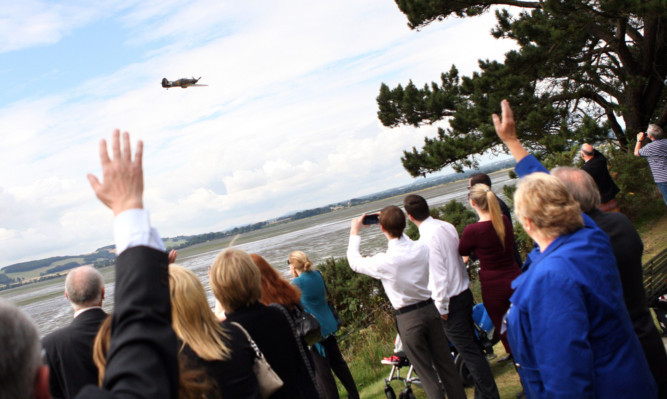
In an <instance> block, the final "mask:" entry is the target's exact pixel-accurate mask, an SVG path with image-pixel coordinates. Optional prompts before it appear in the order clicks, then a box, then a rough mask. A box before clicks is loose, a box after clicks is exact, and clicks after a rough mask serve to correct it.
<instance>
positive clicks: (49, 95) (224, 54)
mask: <svg viewBox="0 0 667 399" xmlns="http://www.w3.org/2000/svg"><path fill="white" fill-rule="evenodd" d="M492 25H493V16H492V15H485V16H483V17H479V18H474V19H465V20H463V19H450V20H447V21H445V22H440V23H436V24H433V25H432V26H429V27H426V28H425V29H423V30H421V31H420V32H416V31H411V30H410V29H409V28H408V27H407V20H406V18H405V16H404V15H403V14H402V13H401V12H400V11H399V10H398V8H397V6H396V5H395V3H394V2H393V1H391V0H367V1H353V0H342V1H338V2H330V3H321V2H301V1H288V0H285V1H278V2H266V1H253V0H248V1H243V2H238V1H228V0H224V1H223V0H192V1H181V0H170V1H138V0H118V1H109V2H88V1H76V0H72V1H67V2H56V1H39V0H24V1H21V2H12V3H9V4H3V7H0V79H1V80H2V82H3V84H2V89H1V90H0V135H1V136H2V142H3V144H4V145H3V149H4V151H3V156H2V157H0V170H3V173H2V174H0V266H5V265H8V264H11V263H15V262H18V261H23V260H30V259H37V258H43V257H46V256H52V255H64V254H79V253H86V252H90V251H92V250H94V249H95V248H97V247H100V246H103V245H108V244H110V243H112V242H113V237H112V231H111V222H112V218H111V214H110V212H108V211H107V210H106V209H105V208H104V207H103V206H102V205H101V204H100V203H99V202H97V201H96V200H95V198H94V195H93V193H92V190H91V189H90V187H89V186H88V182H87V180H86V177H85V176H86V174H87V173H95V174H98V175H99V173H100V167H99V160H98V156H97V143H98V142H99V140H100V139H101V138H109V137H110V134H111V132H112V130H113V129H114V128H120V129H122V130H127V131H129V132H130V133H131V135H132V138H133V140H136V139H142V140H143V141H144V143H145V152H144V167H145V168H144V169H145V205H146V207H147V208H148V209H149V211H150V213H151V219H152V222H153V224H154V225H155V226H156V227H157V228H158V230H159V231H160V233H161V235H163V236H174V235H178V234H198V233H204V232H209V231H219V230H224V229H226V228H229V227H233V226H238V225H243V224H247V223H254V222H257V221H260V220H265V219H268V218H273V217H277V216H280V215H283V214H285V213H288V212H291V211H296V210H301V209H307V208H312V207H318V206H322V205H325V204H328V203H332V202H337V201H341V200H345V199H348V198H352V197H357V196H360V195H364V194H369V193H372V192H376V191H380V190H383V189H386V188H389V187H394V186H398V185H401V184H405V183H408V182H410V181H411V180H412V178H411V177H410V176H409V175H408V173H407V172H405V170H403V168H402V166H401V163H400V156H401V155H402V151H403V150H408V149H410V148H411V147H412V146H418V147H419V146H421V144H422V143H423V138H424V136H433V135H435V134H436V128H435V127H431V126H429V127H423V128H419V129H415V128H412V127H401V128H396V129H388V128H385V127H383V126H382V125H381V124H380V123H379V121H378V120H377V116H376V112H377V105H376V103H375V98H376V96H377V94H378V90H379V87H380V84H381V83H382V82H384V83H387V84H388V85H389V86H394V85H396V84H398V83H403V84H405V83H407V81H408V80H409V79H412V80H413V81H414V82H415V83H416V84H418V85H423V84H425V83H429V82H431V81H433V80H436V81H437V80H439V76H440V73H441V72H442V71H446V70H449V68H450V67H451V65H452V64H456V65H457V67H458V68H459V69H460V70H461V71H462V73H464V74H470V73H471V72H472V71H473V70H475V69H476V68H477V60H478V59H479V58H488V59H501V58H502V56H503V54H504V53H505V52H506V51H508V50H509V49H510V48H511V46H512V43H511V42H509V41H498V40H495V39H493V38H492V37H491V36H490V34H489V31H490V29H491V27H492ZM190 76H195V77H199V76H202V80H201V82H200V83H203V84H208V87H200V88H189V89H186V90H183V89H180V88H175V89H170V90H164V89H163V88H161V87H160V81H161V79H162V78H163V77H167V78H169V79H172V80H173V79H178V78H181V77H190Z"/></svg>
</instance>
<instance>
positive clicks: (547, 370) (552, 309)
mask: <svg viewBox="0 0 667 399" xmlns="http://www.w3.org/2000/svg"><path fill="white" fill-rule="evenodd" d="M516 171H517V174H518V175H519V176H525V175H527V174H529V173H532V172H536V171H542V172H546V169H544V167H543V166H542V165H541V164H540V163H539V161H537V159H535V158H534V157H533V156H528V157H526V158H524V159H523V160H521V162H519V164H517V166H516ZM582 216H583V218H584V227H583V228H581V229H579V230H577V231H576V232H574V233H571V234H565V235H562V236H559V237H558V238H556V239H555V240H554V241H553V242H552V243H551V244H549V246H548V247H547V249H546V251H544V253H541V252H540V250H539V248H536V249H535V250H533V252H531V254H530V261H531V265H530V268H529V269H528V270H527V271H525V272H524V273H523V274H522V275H521V276H519V277H518V278H516V279H515V280H514V281H513V282H512V287H513V288H514V289H515V292H514V295H512V297H511V299H510V301H511V307H510V310H509V311H508V314H507V337H508V339H509V342H510V346H511V347H512V354H513V356H514V360H515V362H516V363H517V368H518V370H519V374H520V376H521V380H522V382H523V385H524V389H525V391H526V394H527V396H528V397H529V398H656V397H657V388H656V385H655V381H654V380H653V376H652V375H651V372H650V370H649V368H648V363H647V362H646V358H645V356H644V354H643V352H642V349H641V346H640V344H639V340H638V339H637V336H636V335H635V333H634V330H633V328H632V323H631V321H630V316H629V315H628V312H627V309H626V307H625V303H624V302H623V290H622V287H621V281H620V277H619V274H618V269H617V268H616V261H615V258H614V254H613V252H612V249H611V245H610V243H609V238H608V236H607V235H606V234H605V233H604V232H603V231H602V230H600V229H599V228H598V227H597V226H596V225H595V223H594V222H593V221H592V220H591V219H590V218H589V217H588V216H586V215H582Z"/></svg>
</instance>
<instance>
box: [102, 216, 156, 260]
mask: <svg viewBox="0 0 667 399" xmlns="http://www.w3.org/2000/svg"><path fill="white" fill-rule="evenodd" d="M113 230H114V238H115V240H116V256H118V255H120V254H121V253H123V251H125V250H126V249H128V248H132V247H138V246H147V247H151V248H153V249H157V250H159V251H164V250H165V248H164V243H163V242H162V239H161V238H160V235H159V234H158V232H157V230H156V229H154V228H152V227H151V222H150V218H149V216H148V211H147V210H145V209H128V210H126V211H124V212H121V213H119V214H118V215H116V217H115V218H114V222H113Z"/></svg>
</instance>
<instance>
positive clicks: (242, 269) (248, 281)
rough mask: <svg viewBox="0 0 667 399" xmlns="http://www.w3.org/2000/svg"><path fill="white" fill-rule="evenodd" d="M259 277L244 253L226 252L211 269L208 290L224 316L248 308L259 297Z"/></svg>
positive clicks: (250, 260) (231, 250) (219, 255)
mask: <svg viewBox="0 0 667 399" xmlns="http://www.w3.org/2000/svg"><path fill="white" fill-rule="evenodd" d="M261 281H262V276H261V274H260V272H259V268H257V266H256V265H255V263H254V262H253V261H252V259H251V258H250V255H248V254H247V253H246V252H245V251H242V250H240V249H235V248H227V249H225V250H223V251H222V252H220V253H219V254H218V256H216V258H215V260H214V261H213V264H212V265H211V289H212V290H213V295H215V297H216V298H217V299H218V301H220V305H222V307H223V308H224V309H225V312H229V313H232V312H234V310H236V309H238V308H241V307H246V306H250V305H252V304H254V303H256V302H257V301H259V300H260V298H261V297H262V288H261Z"/></svg>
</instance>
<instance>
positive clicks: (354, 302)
mask: <svg viewBox="0 0 667 399" xmlns="http://www.w3.org/2000/svg"><path fill="white" fill-rule="evenodd" d="M316 268H317V270H319V271H320V272H321V273H322V276H323V277H324V282H325V283H326V285H327V288H328V290H329V296H330V297H329V299H330V300H331V301H332V302H333V303H334V305H335V306H336V309H337V310H338V314H339V315H340V318H341V319H342V320H343V324H344V328H343V334H344V333H345V330H346V329H349V328H355V329H356V328H360V327H362V328H363V327H366V326H368V325H370V324H371V323H373V320H374V318H375V317H377V314H378V313H389V314H391V313H392V307H391V304H390V303H389V299H387V295H386V294H385V293H384V288H382V283H381V282H380V280H376V279H373V278H370V277H368V276H366V275H363V274H360V273H356V272H354V271H353V270H352V269H350V264H349V262H348V261H347V258H329V259H327V260H325V261H324V262H323V263H320V264H318V265H317V267H316ZM352 322H354V325H351V324H350V323H352Z"/></svg>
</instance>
